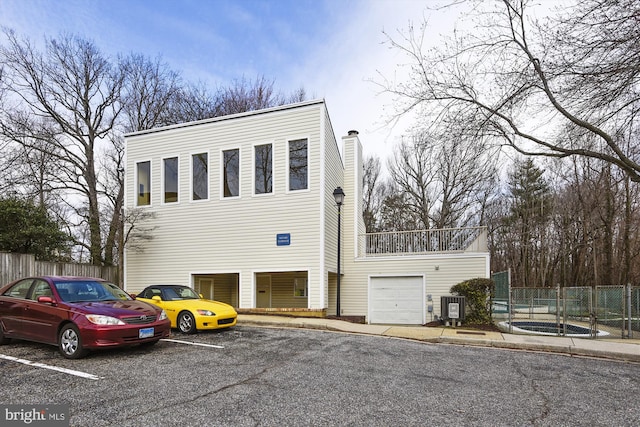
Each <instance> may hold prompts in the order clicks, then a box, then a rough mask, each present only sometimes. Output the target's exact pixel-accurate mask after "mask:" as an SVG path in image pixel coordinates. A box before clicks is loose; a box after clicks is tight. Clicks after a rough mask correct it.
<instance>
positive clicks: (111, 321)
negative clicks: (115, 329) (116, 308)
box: [86, 314, 125, 325]
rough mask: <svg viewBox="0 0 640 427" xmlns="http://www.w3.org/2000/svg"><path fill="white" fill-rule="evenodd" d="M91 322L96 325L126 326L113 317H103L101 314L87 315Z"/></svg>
mask: <svg viewBox="0 0 640 427" xmlns="http://www.w3.org/2000/svg"><path fill="white" fill-rule="evenodd" d="M86 317H87V319H88V320H89V322H91V323H93V324H96V325H124V324H125V323H124V322H123V321H122V320H120V319H116V318H115V317H111V316H102V315H100V314H87V315H86Z"/></svg>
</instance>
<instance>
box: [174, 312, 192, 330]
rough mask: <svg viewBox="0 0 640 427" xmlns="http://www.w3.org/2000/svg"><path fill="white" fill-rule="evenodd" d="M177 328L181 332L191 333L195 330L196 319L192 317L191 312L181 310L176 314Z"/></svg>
mask: <svg viewBox="0 0 640 427" xmlns="http://www.w3.org/2000/svg"><path fill="white" fill-rule="evenodd" d="M178 329H180V332H182V333H183V334H192V333H194V332H195V331H196V319H194V318H193V314H191V313H190V312H188V311H183V312H182V313H180V316H178Z"/></svg>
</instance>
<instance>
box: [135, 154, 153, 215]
mask: <svg viewBox="0 0 640 427" xmlns="http://www.w3.org/2000/svg"><path fill="white" fill-rule="evenodd" d="M136 175H137V184H138V191H137V195H138V197H137V200H138V203H137V205H138V206H148V205H150V204H151V162H149V161H147V162H139V163H138V164H137V165H136Z"/></svg>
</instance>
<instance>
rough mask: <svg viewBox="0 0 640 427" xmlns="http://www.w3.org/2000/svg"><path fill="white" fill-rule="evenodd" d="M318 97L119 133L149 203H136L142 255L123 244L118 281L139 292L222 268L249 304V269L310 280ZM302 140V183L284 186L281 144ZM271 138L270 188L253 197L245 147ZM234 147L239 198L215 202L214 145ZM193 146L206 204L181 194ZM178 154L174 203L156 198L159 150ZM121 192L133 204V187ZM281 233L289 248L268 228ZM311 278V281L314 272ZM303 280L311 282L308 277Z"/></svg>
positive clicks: (316, 258)
mask: <svg viewBox="0 0 640 427" xmlns="http://www.w3.org/2000/svg"><path fill="white" fill-rule="evenodd" d="M321 114H325V109H324V104H323V103H318V102H316V103H309V104H308V105H303V106H300V107H298V108H292V109H283V110H276V111H273V112H269V113H263V114H256V115H251V114H249V115H246V116H241V117H237V118H234V119H232V120H219V121H216V120H213V121H211V122H204V123H198V124H195V125H192V126H183V127H172V128H168V129H163V130H160V131H152V132H149V133H143V134H133V135H129V136H127V170H128V171H130V172H129V176H128V177H127V182H135V177H134V176H133V174H134V167H133V165H135V162H136V161H137V159H151V161H152V196H151V197H152V205H151V206H150V207H149V208H146V209H147V210H148V211H149V212H152V213H153V215H154V218H153V219H151V220H149V221H147V223H146V225H148V226H152V227H154V229H153V231H152V233H151V234H152V236H153V239H152V240H151V241H149V242H148V243H146V244H145V246H144V251H143V252H134V251H128V252H127V257H126V263H127V266H126V286H127V289H128V290H129V291H131V292H136V291H139V290H140V289H141V288H142V287H144V286H146V285H147V284H149V283H176V282H177V283H189V280H190V272H194V271H197V272H200V273H204V272H207V271H210V272H212V273H215V272H218V271H224V272H227V273H232V272H236V273H242V274H240V281H241V283H240V290H241V297H240V306H250V304H252V293H251V292H252V291H251V288H252V286H253V272H254V271H261V270H262V271H271V270H274V269H278V271H283V270H290V271H309V278H310V282H311V281H312V280H313V279H314V278H318V277H321V272H320V271H319V268H320V254H319V252H320V251H319V250H318V249H319V247H318V242H319V240H320V233H321V232H322V231H323V227H322V226H321V222H320V219H321V215H320V213H321V212H320V209H319V208H318V201H319V200H320V195H319V194H320V192H321V191H323V190H324V189H323V188H321V187H320V182H321V179H320V146H321V144H324V143H325V141H324V138H325V137H326V135H325V134H322V133H321V127H320V123H321V120H320V115H321ZM298 138H307V139H308V156H309V162H308V167H309V189H308V190H302V191H297V192H288V191H286V186H285V184H286V177H287V174H288V165H287V163H286V160H285V159H286V158H287V150H288V141H289V140H291V139H298ZM265 142H271V143H272V144H273V149H274V152H273V157H274V170H273V183H274V193H273V194H270V195H260V196H253V188H252V185H253V179H252V174H253V172H254V171H253V145H254V144H255V143H265ZM229 147H235V148H239V149H240V151H241V160H240V162H241V166H240V169H241V178H240V186H241V190H240V192H241V197H239V198H233V199H223V198H221V195H220V188H221V186H220V181H221V170H220V162H219V159H220V156H221V150H222V149H226V148H229ZM198 152H208V153H209V192H210V198H209V200H207V201H197V202H192V201H190V198H191V194H190V184H191V176H190V167H189V164H190V161H191V155H192V154H194V153H198ZM168 154H170V155H172V156H175V155H176V154H177V155H178V156H179V157H180V177H179V182H180V187H179V192H180V195H179V200H180V202H179V203H175V204H171V205H161V204H160V203H159V201H160V198H159V197H160V191H161V180H160V176H161V173H160V165H161V161H160V160H161V159H162V158H163V157H165V156H166V155H168ZM128 190H129V191H128V192H127V200H126V203H127V207H128V208H131V207H132V206H134V202H135V200H134V196H135V192H134V191H133V190H134V189H133V188H131V187H129V188H128ZM278 233H289V234H290V235H291V244H290V245H289V246H276V235H277V234H278ZM316 282H317V279H316ZM310 284H311V283H310ZM315 285H316V286H315V289H316V291H315V293H314V292H312V291H311V290H312V289H313V287H312V286H310V298H309V299H310V305H311V307H312V308H315V306H316V305H317V302H316V301H317V300H319V295H318V292H317V289H318V286H317V285H318V284H317V283H316V284H315Z"/></svg>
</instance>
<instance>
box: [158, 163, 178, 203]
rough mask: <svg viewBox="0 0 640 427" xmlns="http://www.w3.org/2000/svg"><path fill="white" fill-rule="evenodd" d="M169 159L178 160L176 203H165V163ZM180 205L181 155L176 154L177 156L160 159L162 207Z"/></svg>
mask: <svg viewBox="0 0 640 427" xmlns="http://www.w3.org/2000/svg"><path fill="white" fill-rule="evenodd" d="M169 159H176V160H177V165H176V166H177V170H176V175H177V176H176V180H177V181H176V193H177V194H176V196H177V200H176V201H175V202H165V201H164V197H165V184H166V183H165V171H164V169H165V167H164V166H165V161H166V160H169ZM178 203H180V155H178V154H176V155H169V156H163V157H162V159H160V205H169V206H171V205H176V204H178Z"/></svg>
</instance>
